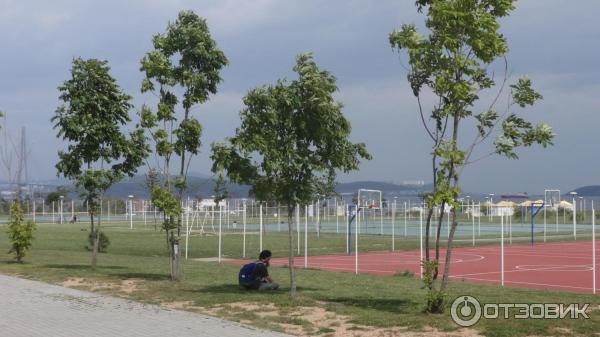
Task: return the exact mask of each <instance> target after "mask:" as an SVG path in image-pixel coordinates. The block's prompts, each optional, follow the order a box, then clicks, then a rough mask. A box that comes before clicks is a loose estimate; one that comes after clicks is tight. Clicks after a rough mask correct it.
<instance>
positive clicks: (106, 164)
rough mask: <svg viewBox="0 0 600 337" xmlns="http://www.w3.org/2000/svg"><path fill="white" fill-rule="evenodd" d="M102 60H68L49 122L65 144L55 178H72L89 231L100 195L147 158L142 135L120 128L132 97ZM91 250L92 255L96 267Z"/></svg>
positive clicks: (125, 121) (127, 119) (93, 264)
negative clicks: (85, 208)
mask: <svg viewBox="0 0 600 337" xmlns="http://www.w3.org/2000/svg"><path fill="white" fill-rule="evenodd" d="M109 71H110V68H109V66H108V62H107V61H100V60H96V59H89V60H83V59H81V58H76V59H74V60H73V66H72V68H71V78H70V79H68V80H66V81H65V82H63V84H62V85H61V86H60V87H59V88H58V89H59V91H60V93H61V94H60V96H59V98H60V100H61V101H62V102H63V104H62V105H61V106H60V107H58V109H56V114H55V115H54V117H52V119H51V121H52V122H53V123H54V129H57V130H58V132H57V137H59V138H61V139H63V140H66V141H67V142H68V143H69V145H68V147H67V150H66V151H59V153H58V156H59V161H58V163H57V164H56V169H57V172H58V175H62V176H64V177H65V178H68V179H72V180H75V185H76V186H77V187H78V188H79V189H80V190H82V196H83V197H84V198H85V200H86V201H87V203H88V205H89V213H90V215H91V216H90V225H91V233H96V232H97V231H98V230H97V229H94V214H97V213H99V200H100V199H101V198H102V196H103V195H104V192H105V191H106V190H107V189H108V188H109V187H110V186H111V185H112V184H114V183H115V182H117V181H119V180H120V179H122V178H123V176H124V175H128V176H133V175H134V174H135V173H136V172H137V168H138V167H139V166H140V165H141V164H142V163H143V161H144V159H145V158H146V157H147V156H148V147H147V146H146V145H145V142H146V140H145V136H144V133H143V132H141V131H139V130H135V131H133V132H131V133H129V135H127V134H126V133H125V132H124V130H122V129H121V128H122V127H123V126H124V125H126V124H127V122H129V121H130V118H129V110H130V109H131V107H132V105H131V104H130V103H129V101H130V100H131V96H129V95H127V94H125V93H124V92H123V91H122V90H121V88H120V87H119V86H118V85H117V83H116V80H115V79H114V78H113V77H112V76H111V75H110V74H109ZM95 253H96V252H94V254H93V255H92V267H95V263H96V254H95Z"/></svg>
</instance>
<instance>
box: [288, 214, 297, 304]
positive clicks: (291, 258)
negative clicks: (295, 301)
mask: <svg viewBox="0 0 600 337" xmlns="http://www.w3.org/2000/svg"><path fill="white" fill-rule="evenodd" d="M294 209H295V206H292V205H288V247H289V249H288V265H289V270H290V295H291V296H292V298H294V297H295V296H296V271H295V270H294V231H293V230H292V224H293V214H294Z"/></svg>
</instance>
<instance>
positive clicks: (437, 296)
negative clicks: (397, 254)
mask: <svg viewBox="0 0 600 337" xmlns="http://www.w3.org/2000/svg"><path fill="white" fill-rule="evenodd" d="M421 265H422V266H423V284H424V287H425V288H427V298H426V301H427V302H426V304H425V312H427V313H431V314H441V313H443V312H444V309H445V308H446V296H447V295H446V293H445V292H443V291H440V290H437V289H435V286H434V279H433V272H434V270H435V268H437V267H438V266H439V263H438V261H436V260H431V261H425V260H423V261H422V262H421Z"/></svg>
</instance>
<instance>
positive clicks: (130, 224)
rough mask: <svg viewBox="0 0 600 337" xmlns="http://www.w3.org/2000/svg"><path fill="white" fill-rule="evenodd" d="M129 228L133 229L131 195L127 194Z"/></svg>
mask: <svg viewBox="0 0 600 337" xmlns="http://www.w3.org/2000/svg"><path fill="white" fill-rule="evenodd" d="M129 229H133V195H132V194H130V195H129Z"/></svg>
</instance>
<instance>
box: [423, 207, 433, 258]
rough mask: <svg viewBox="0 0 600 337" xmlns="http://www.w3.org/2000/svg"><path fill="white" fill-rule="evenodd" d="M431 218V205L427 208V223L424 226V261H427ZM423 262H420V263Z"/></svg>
mask: <svg viewBox="0 0 600 337" xmlns="http://www.w3.org/2000/svg"><path fill="white" fill-rule="evenodd" d="M432 217H433V205H428V206H427V223H426V224H425V261H429V260H430V258H429V239H430V238H429V228H431V218H432ZM422 262H423V261H420V263H422Z"/></svg>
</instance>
